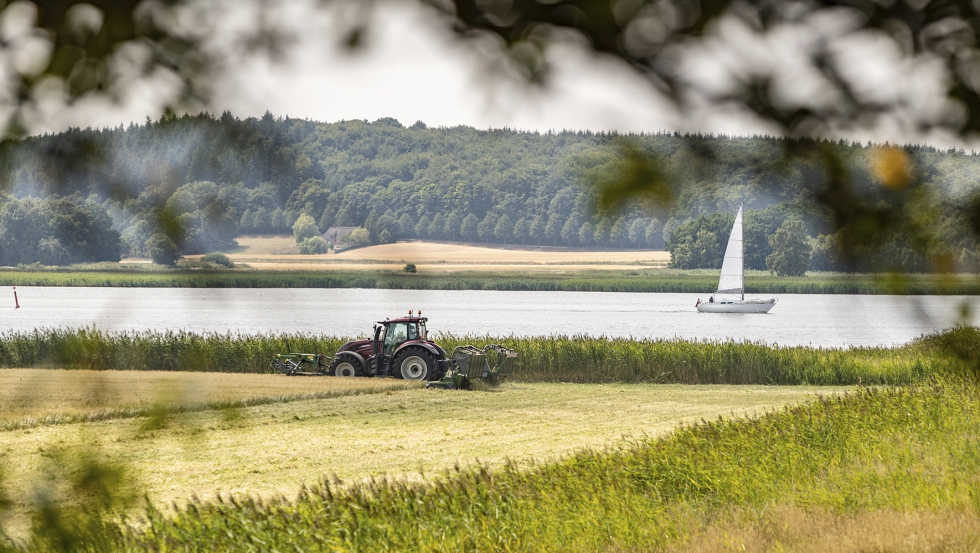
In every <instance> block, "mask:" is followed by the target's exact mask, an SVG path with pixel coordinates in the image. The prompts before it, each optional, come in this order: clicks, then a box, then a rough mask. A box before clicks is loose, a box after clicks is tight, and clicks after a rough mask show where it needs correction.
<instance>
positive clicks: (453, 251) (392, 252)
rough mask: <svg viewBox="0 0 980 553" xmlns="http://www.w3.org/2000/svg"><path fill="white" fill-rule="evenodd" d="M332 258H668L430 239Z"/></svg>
mask: <svg viewBox="0 0 980 553" xmlns="http://www.w3.org/2000/svg"><path fill="white" fill-rule="evenodd" d="M334 258H335V259H345V260H351V261H354V260H369V259H372V260H382V261H411V262H416V263H418V262H421V263H435V262H446V263H512V264H531V265H535V264H555V263H631V262H645V263H659V262H664V261H669V260H670V254H669V253H668V252H665V251H645V250H636V251H615V252H607V251H554V250H531V249H504V248H487V247H478V246H464V245H460V244H437V243H432V242H397V243H395V244H382V245H380V246H370V247H367V248H358V249H356V250H351V251H348V252H341V253H339V254H336V255H335V256H334Z"/></svg>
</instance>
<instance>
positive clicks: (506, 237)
mask: <svg viewBox="0 0 980 553" xmlns="http://www.w3.org/2000/svg"><path fill="white" fill-rule="evenodd" d="M493 235H494V237H495V238H496V239H497V240H499V241H500V242H503V243H505V244H506V243H507V242H510V241H511V240H513V238H514V220H513V219H511V218H510V215H507V214H506V213H504V214H503V215H501V216H500V218H499V219H497V224H496V225H494V227H493Z"/></svg>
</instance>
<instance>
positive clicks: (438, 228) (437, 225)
mask: <svg viewBox="0 0 980 553" xmlns="http://www.w3.org/2000/svg"><path fill="white" fill-rule="evenodd" d="M445 232H446V218H445V217H443V215H442V213H436V215H435V217H433V218H432V221H431V222H430V223H429V238H431V239H433V240H444V239H445V236H446V235H445Z"/></svg>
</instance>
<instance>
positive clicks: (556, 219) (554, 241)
mask: <svg viewBox="0 0 980 553" xmlns="http://www.w3.org/2000/svg"><path fill="white" fill-rule="evenodd" d="M566 224H568V220H567V219H565V220H563V219H562V217H561V215H558V214H556V213H552V214H551V215H548V222H547V223H546V224H545V226H544V237H545V239H547V240H548V241H550V242H551V245H552V246H557V245H558V239H559V238H562V231H563V230H564V229H565V227H564V225H566ZM569 232H571V231H569Z"/></svg>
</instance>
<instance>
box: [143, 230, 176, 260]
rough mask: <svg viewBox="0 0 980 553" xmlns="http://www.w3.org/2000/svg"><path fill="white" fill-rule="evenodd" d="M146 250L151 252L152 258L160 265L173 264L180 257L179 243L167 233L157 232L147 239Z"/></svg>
mask: <svg viewBox="0 0 980 553" xmlns="http://www.w3.org/2000/svg"><path fill="white" fill-rule="evenodd" d="M146 250H147V252H148V253H149V254H150V259H152V260H153V262H154V263H159V264H160V265H173V264H175V263H176V262H177V260H178V259H180V255H179V254H178V253H177V244H176V243H174V241H173V240H171V239H170V237H168V236H167V235H166V234H163V233H160V232H158V233H156V234H154V235H153V236H151V237H150V238H149V239H148V240H147V241H146Z"/></svg>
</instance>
